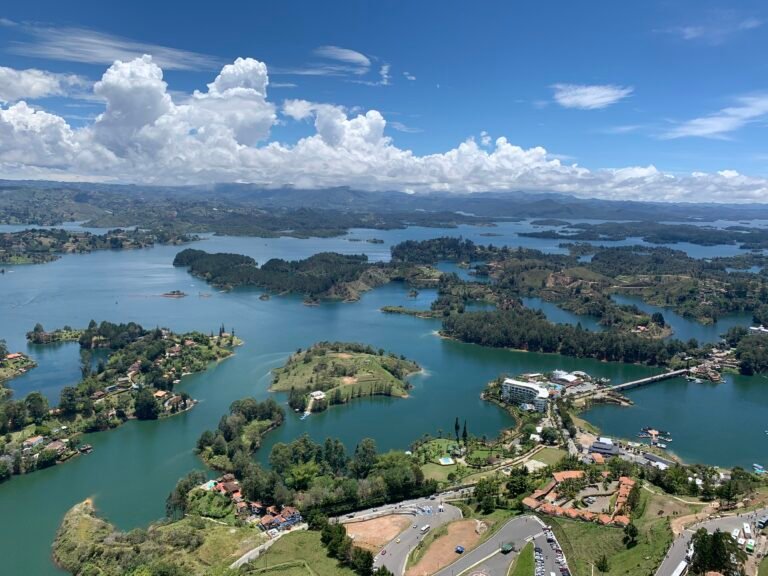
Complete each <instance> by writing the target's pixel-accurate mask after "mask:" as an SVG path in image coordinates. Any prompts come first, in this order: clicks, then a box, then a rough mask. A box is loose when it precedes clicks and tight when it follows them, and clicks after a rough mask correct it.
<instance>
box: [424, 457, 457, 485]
mask: <svg viewBox="0 0 768 576" xmlns="http://www.w3.org/2000/svg"><path fill="white" fill-rule="evenodd" d="M458 468H459V466H458V464H451V465H450V466H441V465H440V464H435V463H434V462H430V463H428V464H424V465H423V466H422V467H421V470H422V472H424V477H425V478H428V479H430V480H437V481H438V482H447V481H448V474H450V473H451V472H456V470H458Z"/></svg>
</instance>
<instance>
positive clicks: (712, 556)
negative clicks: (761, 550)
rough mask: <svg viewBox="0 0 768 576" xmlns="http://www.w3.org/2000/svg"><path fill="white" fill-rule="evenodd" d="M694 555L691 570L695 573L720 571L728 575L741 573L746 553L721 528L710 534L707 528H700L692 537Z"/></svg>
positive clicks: (734, 575) (733, 575)
mask: <svg viewBox="0 0 768 576" xmlns="http://www.w3.org/2000/svg"><path fill="white" fill-rule="evenodd" d="M691 545H692V546H693V556H692V557H691V562H690V571H691V572H692V573H693V574H706V573H707V572H710V571H715V572H720V573H721V574H725V575H726V576H736V575H738V574H741V565H742V563H743V562H744V560H745V558H746V555H745V553H744V551H743V550H742V549H741V548H739V545H738V543H737V542H736V541H735V540H734V539H733V538H731V535H730V534H728V533H726V532H721V531H720V530H715V532H714V533H712V534H709V533H708V532H707V530H706V528H699V529H698V530H697V531H696V533H695V534H694V535H693V537H692V538H691Z"/></svg>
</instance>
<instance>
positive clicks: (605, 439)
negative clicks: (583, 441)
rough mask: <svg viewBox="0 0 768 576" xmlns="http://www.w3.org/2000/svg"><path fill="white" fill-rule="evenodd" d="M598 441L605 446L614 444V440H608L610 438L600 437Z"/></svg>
mask: <svg viewBox="0 0 768 576" xmlns="http://www.w3.org/2000/svg"><path fill="white" fill-rule="evenodd" d="M597 441H598V442H602V443H603V444H613V440H612V439H611V438H608V436H600V438H598V439H597Z"/></svg>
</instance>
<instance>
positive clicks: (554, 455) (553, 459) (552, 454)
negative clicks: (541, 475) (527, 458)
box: [531, 448, 568, 466]
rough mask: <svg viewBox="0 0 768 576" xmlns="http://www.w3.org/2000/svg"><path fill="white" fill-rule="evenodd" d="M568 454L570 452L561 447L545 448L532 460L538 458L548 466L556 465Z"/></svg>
mask: <svg viewBox="0 0 768 576" xmlns="http://www.w3.org/2000/svg"><path fill="white" fill-rule="evenodd" d="M567 455H568V453H567V452H566V451H565V450H560V449H559V448H544V450H541V451H540V452H537V453H536V454H534V455H533V457H532V458H531V460H538V461H539V462H541V463H543V464H546V465H547V466H554V465H555V464H557V463H558V462H560V460H562V459H563V458H564V457H565V456H567Z"/></svg>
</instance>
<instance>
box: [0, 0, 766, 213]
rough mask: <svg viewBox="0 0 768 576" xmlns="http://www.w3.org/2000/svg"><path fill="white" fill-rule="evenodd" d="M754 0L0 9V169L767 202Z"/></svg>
mask: <svg viewBox="0 0 768 576" xmlns="http://www.w3.org/2000/svg"><path fill="white" fill-rule="evenodd" d="M765 54H768V6H766V5H765V3H764V2H759V1H742V2H725V1H721V2H707V1H702V0H680V1H646V2H632V3H630V2H616V1H615V0H611V1H605V0H593V1H590V2H573V1H565V0H564V1H561V2H535V3H534V2H526V3H523V2H501V1H485V2H467V1H461V2H459V1H453V0H440V1H433V0H419V1H415V0H409V1H399V0H388V1H386V2H383V1H381V0H379V1H370V2H365V1H358V2H353V1H349V0H336V1H334V2H318V1H317V0H307V1H296V0H279V1H261V2H247V3H245V2H232V1H229V0H219V1H218V2H215V3H203V2H186V3H184V4H181V3H178V2H157V1H154V2H151V3H150V2H147V1H145V0H135V1H134V2H132V3H131V4H130V7H125V8H121V9H120V10H117V9H115V8H114V7H113V4H112V3H108V2H103V1H99V2H95V1H91V0H80V1H78V2H76V3H72V2H69V3H64V2H60V1H48V0H41V1H36V2H34V3H29V2H27V3H24V2H8V3H4V5H3V6H2V7H0V178H9V179H22V178H24V179H50V180H62V181H104V182H131V183H139V184H141V183H146V184H170V185H183V184H207V183H215V182H252V183H256V184H260V185H264V186H269V187H283V186H293V187H299V188H318V189H321V188H323V187H329V186H350V187H352V188H358V189H367V190H398V191H402V192H409V193H423V192H430V191H447V192H483V191H505V192H509V193H515V192H517V191H521V190H522V191H530V190H536V191H555V192H565V193H571V194H575V195H579V196H586V197H599V198H609V199H645V200H661V201H688V202H703V201H707V202H708V201H713V202H768V59H766V58H765Z"/></svg>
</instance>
